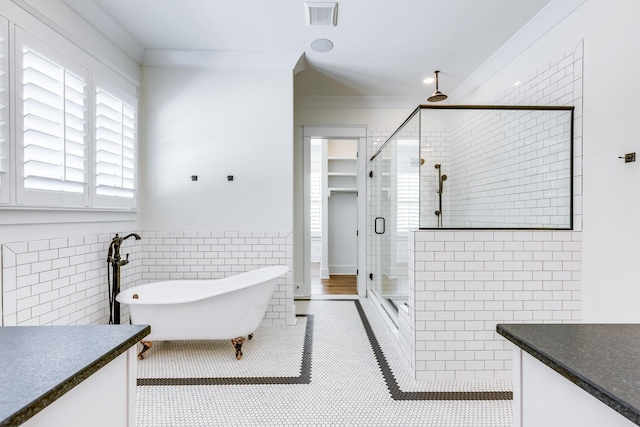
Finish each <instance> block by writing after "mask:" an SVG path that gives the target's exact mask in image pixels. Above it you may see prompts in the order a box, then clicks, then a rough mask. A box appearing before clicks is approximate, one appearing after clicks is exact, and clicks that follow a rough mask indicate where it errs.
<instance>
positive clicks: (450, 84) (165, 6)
mask: <svg viewBox="0 0 640 427" xmlns="http://www.w3.org/2000/svg"><path fill="white" fill-rule="evenodd" d="M556 1H562V0H556ZM64 2H65V3H66V4H67V5H69V6H70V7H71V8H73V9H74V10H76V11H77V12H78V13H79V14H80V15H82V16H84V17H85V19H87V20H88V21H89V22H90V23H92V24H93V25H94V26H95V27H96V28H98V29H99V30H100V31H101V32H102V33H103V34H105V35H106V36H107V37H109V38H111V39H112V40H114V42H115V43H116V44H120V45H121V47H122V48H123V49H124V50H125V51H127V52H130V54H131V52H134V53H133V54H132V56H134V59H136V60H137V61H139V62H143V59H142V58H141V57H139V58H135V56H136V54H135V50H136V47H137V48H139V49H140V50H142V49H181V50H182V49H198V50H213V51H226V52H228V51H240V52H260V53H261V54H262V55H263V56H264V54H265V53H267V54H270V53H272V54H273V56H274V57H278V55H280V54H282V53H286V54H291V55H292V56H295V57H296V58H298V57H300V55H302V54H303V53H304V54H305V58H306V69H305V70H304V71H302V72H300V73H299V74H297V75H296V80H295V92H296V95H320V96H323V95H327V96H385V97H422V96H424V97H425V99H426V97H427V96H428V95H430V94H431V93H432V92H433V90H434V89H435V86H434V84H433V83H432V84H430V85H425V84H424V83H423V79H424V78H426V77H432V76H433V71H434V70H436V69H437V70H440V71H441V73H440V90H441V91H442V92H444V93H450V92H452V91H453V90H454V89H455V88H456V87H457V86H458V85H460V84H461V83H462V82H463V81H464V80H465V79H466V78H467V77H468V76H469V75H470V74H471V73H472V72H473V71H474V70H476V69H477V68H478V67H479V66H480V65H482V64H483V63H484V62H485V61H486V60H487V59H488V58H490V57H491V56H492V55H493V54H494V53H495V52H496V51H497V50H498V49H499V48H500V47H501V46H503V45H504V44H505V43H506V42H507V41H508V40H509V39H510V38H511V37H512V36H514V34H516V33H517V32H518V31H519V30H520V29H521V28H522V27H523V26H525V24H527V22H529V21H530V20H531V19H532V18H533V17H534V16H536V14H538V12H540V11H541V10H542V9H543V8H544V7H545V6H546V5H547V4H548V3H550V0H394V1H391V0H386V1H382V0H342V1H339V6H338V25H337V26H336V27H307V26H306V25H305V17H304V10H305V8H304V0H271V1H265V0H226V1H223V0H64ZM112 20H113V21H115V22H116V23H117V24H118V25H114V22H112ZM107 21H110V22H107ZM118 34H119V35H120V37H116V36H118ZM122 34H125V35H126V37H129V40H130V42H129V43H123V42H122V40H123V38H122V37H121V36H122ZM317 38H327V39H329V40H331V41H332V42H333V44H334V49H333V50H332V51H330V52H327V53H317V52H314V51H312V50H311V48H310V44H311V42H312V41H313V40H315V39H317ZM125 39H126V38H125ZM131 39H135V41H134V40H131ZM134 45H135V46H134ZM280 56H282V55H280Z"/></svg>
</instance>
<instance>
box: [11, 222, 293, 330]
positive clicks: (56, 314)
mask: <svg viewBox="0 0 640 427" xmlns="http://www.w3.org/2000/svg"><path fill="white" fill-rule="evenodd" d="M122 234H123V235H124V234H126V233H122ZM140 234H141V236H142V240H140V241H139V242H136V241H134V240H128V241H127V242H126V243H125V244H124V245H123V246H122V249H121V253H122V255H123V257H124V256H125V254H129V263H128V264H127V265H125V266H123V267H122V269H121V274H122V280H121V289H126V288H128V287H132V286H136V285H140V284H144V283H149V282H152V281H160V280H173V279H216V278H222V277H227V276H230V275H234V274H237V273H239V272H244V271H249V270H252V269H255V268H259V267H266V266H270V265H280V264H283V265H287V266H289V268H291V266H292V261H291V260H292V244H291V233H290V232H278V231H220V232H216V231H214V232H212V231H201V232H187V231H144V232H142V233H140ZM112 238H113V235H112V234H99V235H87V236H77V237H65V238H56V239H48V240H37V241H29V242H18V243H8V244H4V245H2V284H3V290H2V292H3V294H2V301H3V319H2V320H3V325H4V326H13V325H31V326H38V325H85V324H106V323H107V322H108V319H109V300H108V290H107V289H108V288H107V274H108V273H107V262H106V259H107V250H108V247H109V243H110V242H111V239H112ZM121 310H122V318H121V323H126V322H128V320H129V318H128V309H127V307H126V305H123V306H121ZM264 323H265V324H274V325H284V324H287V325H290V324H294V323H295V306H294V305H293V274H292V272H289V273H287V275H286V276H285V277H284V278H282V279H279V280H278V284H277V287H276V290H275V291H274V294H273V297H272V299H271V302H270V304H269V307H268V309H267V313H266V315H265V319H264Z"/></svg>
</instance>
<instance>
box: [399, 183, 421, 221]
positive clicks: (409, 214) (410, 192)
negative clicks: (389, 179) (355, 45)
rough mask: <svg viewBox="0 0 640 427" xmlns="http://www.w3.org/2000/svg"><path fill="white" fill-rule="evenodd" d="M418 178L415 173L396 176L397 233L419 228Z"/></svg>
mask: <svg viewBox="0 0 640 427" xmlns="http://www.w3.org/2000/svg"><path fill="white" fill-rule="evenodd" d="M419 186H420V176H419V175H418V174H417V173H400V174H398V204H397V214H398V231H407V230H411V229H414V228H417V227H418V226H419V222H420V206H419V203H418V202H417V201H418V200H419V197H420V187H419Z"/></svg>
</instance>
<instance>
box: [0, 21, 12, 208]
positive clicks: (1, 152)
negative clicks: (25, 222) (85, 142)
mask: <svg viewBox="0 0 640 427" xmlns="http://www.w3.org/2000/svg"><path fill="white" fill-rule="evenodd" d="M8 29H9V27H8V23H7V21H6V20H5V19H4V18H2V17H0V203H8V202H9V179H10V175H9V174H8V172H9V126H8V122H9V90H8V88H9V74H8V72H7V71H8V69H9V57H8V56H9V43H8Z"/></svg>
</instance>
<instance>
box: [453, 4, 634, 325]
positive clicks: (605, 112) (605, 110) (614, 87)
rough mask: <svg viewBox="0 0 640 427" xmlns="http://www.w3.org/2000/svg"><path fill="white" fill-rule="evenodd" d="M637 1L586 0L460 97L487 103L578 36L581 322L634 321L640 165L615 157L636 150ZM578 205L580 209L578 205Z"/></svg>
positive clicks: (566, 48) (473, 101)
mask: <svg viewBox="0 0 640 427" xmlns="http://www.w3.org/2000/svg"><path fill="white" fill-rule="evenodd" d="M639 13H640V3H638V2H637V1H633V0H612V1H607V2H603V1H598V0H589V1H587V2H586V3H585V4H584V5H582V6H581V7H580V8H579V9H578V10H576V11H575V12H574V13H573V14H572V15H570V16H569V17H567V18H566V19H565V20H564V21H563V22H562V23H560V24H559V25H557V26H555V27H554V28H553V29H552V30H551V31H550V32H549V33H547V34H546V35H545V36H544V37H542V38H541V39H540V40H538V41H537V42H536V43H535V44H534V45H533V46H531V47H530V48H529V49H527V50H526V51H525V52H524V53H523V54H522V55H520V56H519V57H518V58H516V59H515V60H514V61H512V62H511V63H509V64H508V65H507V66H506V67H504V68H503V69H502V70H500V71H499V72H497V73H496V74H495V75H494V76H493V77H492V78H491V79H490V80H489V81H488V82H487V83H486V84H484V85H483V86H482V87H481V88H480V89H478V90H477V91H476V92H475V93H473V94H472V95H471V96H470V97H468V98H467V99H465V100H464V103H487V102H490V101H491V100H492V99H494V97H495V98H497V97H499V96H500V90H504V89H502V88H504V87H505V86H507V85H511V84H513V83H515V82H516V81H519V80H521V78H522V77H523V76H526V75H530V74H532V73H533V72H534V71H535V69H536V68H538V67H541V66H545V64H548V63H549V59H550V58H553V57H556V56H558V55H559V54H561V53H562V52H563V50H570V49H572V48H573V47H574V46H576V45H577V44H578V43H580V41H581V40H582V39H584V94H583V109H584V111H583V112H582V116H583V117H584V121H583V123H582V125H583V145H584V146H583V165H582V166H583V181H582V182H577V183H575V184H576V185H578V186H580V185H582V188H583V195H584V196H583V205H582V214H583V224H582V227H583V251H584V252H583V257H584V258H583V266H584V267H583V274H582V275H583V277H582V280H583V320H584V321H586V322H638V321H640V310H638V302H639V301H640V286H639V285H640V279H638V274H637V272H636V271H635V269H634V266H635V265H636V264H637V262H638V259H640V248H639V244H638V242H640V222H639V221H638V218H640V191H638V185H639V184H640V163H638V162H636V163H629V164H625V163H624V161H623V160H621V159H618V156H622V155H624V154H625V153H629V152H634V151H635V152H638V151H640V141H639V139H638V136H637V133H638V132H637V124H636V123H637V120H638V114H637V99H638V98H639V97H640V81H639V80H638V79H637V75H638V71H639V70H640V52H639V51H638V48H637V46H638V45H639V44H640V27H639V26H638V25H637V22H636V21H637V16H638V15H639ZM577 208H580V207H579V206H578V207H577Z"/></svg>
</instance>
